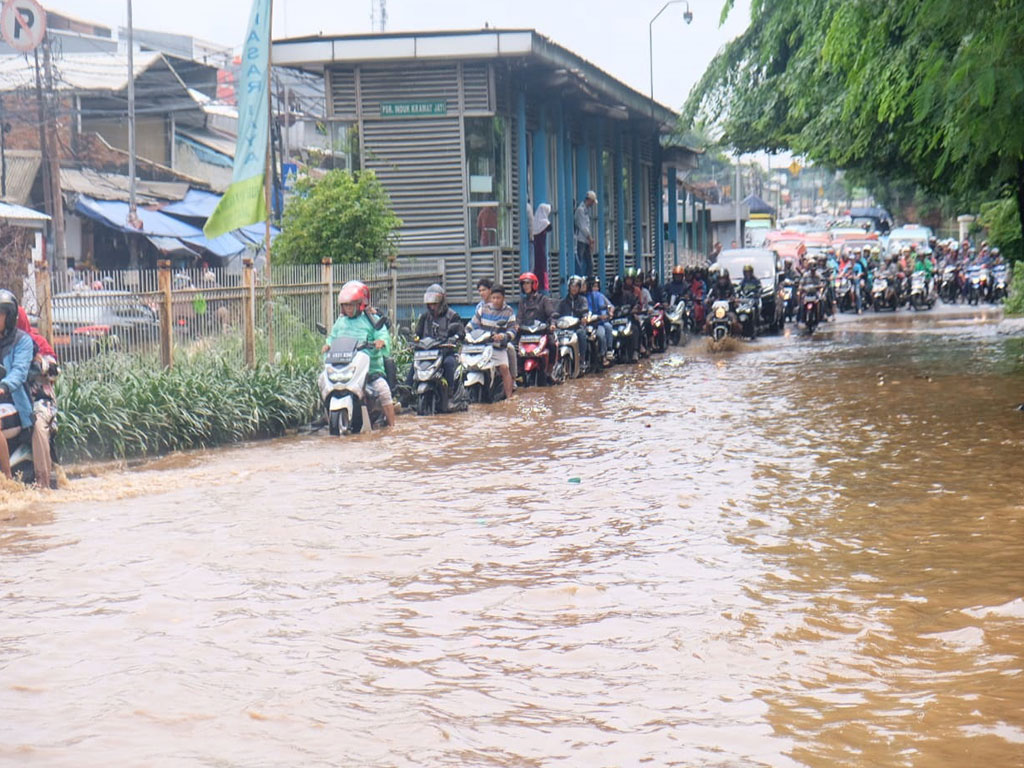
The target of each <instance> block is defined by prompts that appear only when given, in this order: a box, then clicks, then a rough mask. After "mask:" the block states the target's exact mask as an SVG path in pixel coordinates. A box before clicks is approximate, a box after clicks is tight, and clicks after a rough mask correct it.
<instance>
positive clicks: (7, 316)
mask: <svg viewBox="0 0 1024 768" xmlns="http://www.w3.org/2000/svg"><path fill="white" fill-rule="evenodd" d="M34 355H35V345H34V344H33V343H32V338H31V337H30V336H29V335H28V334H27V333H25V332H24V331H21V330H19V329H18V298H17V297H16V296H15V295H14V294H13V293H11V292H10V291H8V290H0V365H2V366H3V367H4V369H5V371H6V372H5V374H4V378H3V379H2V380H0V400H3V401H6V402H9V403H12V404H13V405H14V407H15V409H16V410H17V412H18V422H19V423H18V424H16V425H8V428H9V429H10V430H12V431H13V432H14V435H12V437H13V436H16V435H17V434H18V430H17V429H15V427H20V428H21V429H23V430H24V429H32V400H31V398H30V397H29V393H28V376H29V368H30V367H31V366H32V358H33V356H34ZM32 450H33V454H34V453H35V451H36V450H37V446H36V439H35V435H34V434H33V440H32ZM39 450H42V447H41V446H40V447H39ZM45 450H46V452H47V454H49V451H50V446H49V444H47V445H46V448H45ZM0 472H2V473H3V474H4V476H5V477H6V478H8V479H10V478H11V453H10V448H9V447H8V445H7V437H6V436H5V435H3V434H0Z"/></svg>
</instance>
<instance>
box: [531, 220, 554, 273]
mask: <svg viewBox="0 0 1024 768" xmlns="http://www.w3.org/2000/svg"><path fill="white" fill-rule="evenodd" d="M550 231H551V206H550V205H548V204H547V203H541V204H540V205H538V206H537V210H536V212H535V213H534V214H533V226H532V228H531V231H530V235H531V237H532V238H533V271H534V274H536V275H537V279H538V280H539V281H540V290H542V291H545V292H546V291H550V290H551V281H550V279H549V278H548V232H550Z"/></svg>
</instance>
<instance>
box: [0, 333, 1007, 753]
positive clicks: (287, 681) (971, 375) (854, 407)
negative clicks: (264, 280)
mask: <svg viewBox="0 0 1024 768" xmlns="http://www.w3.org/2000/svg"><path fill="white" fill-rule="evenodd" d="M1022 353H1024V339H1021V338H1020V337H1018V338H1016V339H1012V338H1007V337H1005V336H1000V335H998V334H997V333H996V332H995V330H994V325H993V324H991V323H989V324H985V323H981V322H978V321H977V320H972V319H969V318H968V319H963V320H956V319H953V318H952V317H949V316H945V315H942V314H940V313H935V314H933V315H931V316H929V317H918V318H914V319H913V320H910V319H871V320H869V321H863V322H860V323H856V324H852V323H850V324H844V325H840V326H839V327H837V328H835V329H830V330H827V331H826V332H825V333H822V334H820V335H818V336H816V337H815V338H814V339H805V338H797V337H787V338H781V339H766V340H762V341H759V342H758V343H756V344H753V345H749V344H748V345H742V347H741V348H740V349H738V350H737V351H735V352H730V353H727V354H720V355H711V354H709V353H708V352H707V351H706V350H705V348H704V345H703V343H702V342H700V341H694V342H691V343H690V345H689V346H688V347H685V348H683V349H680V350H676V351H673V352H671V353H670V354H668V355H666V356H664V357H662V358H661V359H657V360H654V361H652V362H650V363H647V364H644V365H641V366H639V367H637V368H633V369H623V368H616V369H613V370H612V371H610V372H609V373H607V374H605V375H604V376H603V377H601V378H598V379H594V380H589V381H583V382H578V383H575V384H570V385H567V386H564V387H561V388H558V389H553V390H548V391H532V392H526V393H523V394H522V396H519V397H517V398H516V399H515V400H514V401H513V402H511V403H505V404H500V405H497V406H494V407H489V408H488V407H480V408H475V409H474V410H473V411H471V412H470V413H468V414H460V415H455V416H449V417H438V418H434V419H429V420H428V419H416V418H415V417H404V418H402V419H401V420H400V423H399V426H398V427H397V428H396V429H395V430H394V431H393V432H392V433H391V434H381V435H374V436H371V437H369V438H361V437H359V438H353V439H345V440H332V439H330V438H328V437H327V436H326V435H323V434H319V435H307V436H302V437H292V438H287V439H283V440H278V441H274V442H267V443H261V444H253V445H247V446H244V447H239V448H234V449H230V450H223V451H211V452H205V453H201V454H194V455H190V456H187V457H177V458H174V459H170V460H165V461H163V462H158V463H156V464H155V465H153V466H152V467H151V468H149V469H146V470H136V471H134V472H127V473H123V474H110V475H106V476H103V477H100V478H93V479H88V480H81V481H76V482H73V483H72V487H71V488H70V489H69V490H65V491H62V492H60V493H59V494H57V495H56V496H54V497H52V498H51V500H49V501H46V502H39V501H37V500H36V497H32V496H27V495H26V496H24V497H23V498H22V499H21V502H19V494H18V493H17V492H10V491H9V490H8V491H6V492H5V495H4V496H2V497H0V498H2V499H3V503H4V505H5V513H4V514H3V515H0V518H2V520H0V764H5V765H7V764H10V765H18V766H74V767H75V768H80V767H81V766H109V765H116V766H161V767H162V766H403V767H409V768H413V767H414V766H415V767H416V768H420V767H421V766H585V767H586V768H597V767H599V766H637V765H652V766H663V765H682V766H730V767H732V766H815V767H820V768H825V767H826V766H827V767H829V768H831V767H832V766H921V767H929V768H930V767H934V768H939V767H940V766H941V767H942V768H948V767H949V766H975V765H978V766H984V767H985V768H997V767H999V768H1001V767H1002V766H1016V765H1024V414H1022V413H1020V412H1017V411H1015V410H1013V406H1015V405H1016V404H1017V403H1019V402H1021V401H1022V400H1024V360H1022ZM571 478H579V480H580V482H578V483H575V482H570V480H571ZM26 499H27V503H22V502H25V500H26ZM54 499H56V501H54Z"/></svg>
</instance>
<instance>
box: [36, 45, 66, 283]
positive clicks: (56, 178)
mask: <svg viewBox="0 0 1024 768" xmlns="http://www.w3.org/2000/svg"><path fill="white" fill-rule="evenodd" d="M43 69H44V71H45V74H46V95H47V98H46V102H47V105H48V107H49V108H48V109H47V110H46V111H47V112H49V114H48V115H46V116H45V117H46V118H47V119H46V120H45V123H44V127H43V129H42V130H44V131H47V130H48V131H49V132H50V135H51V138H52V141H50V142H47V143H48V144H49V148H50V150H51V151H50V152H49V163H48V164H49V171H50V197H51V198H52V202H51V208H52V213H51V214H50V215H51V216H52V217H53V222H52V223H53V239H54V250H53V253H54V261H55V263H56V266H57V269H58V270H59V271H60V272H62V273H63V272H64V271H66V270H67V268H68V259H67V252H66V250H65V247H66V246H65V243H64V198H63V196H62V194H61V188H60V133H59V131H58V130H57V110H56V108H55V106H54V95H53V67H52V65H51V61H50V35H49V34H47V35H46V38H45V39H44V40H43Z"/></svg>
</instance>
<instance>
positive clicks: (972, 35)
mask: <svg viewBox="0 0 1024 768" xmlns="http://www.w3.org/2000/svg"><path fill="white" fill-rule="evenodd" d="M732 6H733V0H727V2H726V3H725V7H724V8H723V11H722V16H723V19H724V18H725V17H726V16H727V15H728V14H729V12H730V11H731V10H732ZM1022 112H1024V0H975V1H974V2H971V3H969V4H967V3H964V2H963V1H962V0H905V1H904V2H884V1H883V0H753V1H752V3H751V23H750V26H749V27H748V28H747V30H746V31H745V32H744V33H743V34H742V35H740V36H739V37H738V38H737V39H735V40H734V41H732V42H731V43H729V44H728V45H727V46H726V47H725V48H724V49H723V50H722V51H721V52H720V53H719V55H718V56H717V57H716V58H715V59H714V60H713V61H712V63H711V65H710V66H709V67H708V69H707V71H706V72H705V73H704V76H703V77H702V79H701V81H700V82H699V83H698V84H697V85H696V86H695V87H694V90H693V92H692V93H691V95H690V98H689V100H688V101H687V104H686V107H685V109H684V115H683V127H684V128H685V127H688V126H689V125H691V124H692V123H693V122H694V121H695V120H700V121H710V122H713V123H714V124H716V125H718V126H719V127H720V128H721V130H722V132H723V140H725V141H728V142H729V143H731V144H732V145H733V146H735V147H736V148H738V149H739V150H740V151H744V152H748V151H755V150H762V149H763V150H769V151H776V150H782V149H787V150H790V151H793V152H795V153H798V154H801V155H804V156H806V157H808V158H810V159H812V160H814V161H815V162H817V163H820V164H824V165H826V166H829V167H834V168H847V169H851V170H858V171H862V172H865V173H870V174H873V175H876V176H878V177H880V178H886V179H890V178H897V179H910V180H913V181H914V182H916V183H917V184H919V185H921V186H922V187H923V188H925V189H928V190H930V191H932V192H936V193H953V194H955V195H957V196H960V197H963V198H967V197H974V196H976V195H977V194H978V193H979V191H982V190H984V191H986V192H987V193H988V194H989V195H990V196H995V195H1008V196H1015V197H1016V202H1017V206H1016V207H1017V217H1018V226H1019V227H1022V228H1024V120H1022V119H1021V118H1020V115H1021V114H1022Z"/></svg>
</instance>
